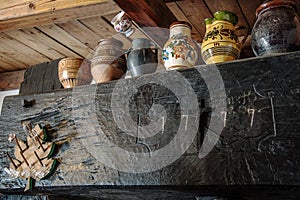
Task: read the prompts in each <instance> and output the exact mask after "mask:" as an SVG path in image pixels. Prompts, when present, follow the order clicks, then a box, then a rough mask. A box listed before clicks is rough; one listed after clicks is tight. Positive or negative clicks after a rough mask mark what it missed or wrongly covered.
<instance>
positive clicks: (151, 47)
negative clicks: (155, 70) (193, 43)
mask: <svg viewBox="0 0 300 200" xmlns="http://www.w3.org/2000/svg"><path fill="white" fill-rule="evenodd" d="M150 44H151V46H150V49H151V50H152V51H153V50H154V52H155V54H156V56H157V51H158V49H157V45H156V44H155V43H154V42H153V41H150Z"/></svg>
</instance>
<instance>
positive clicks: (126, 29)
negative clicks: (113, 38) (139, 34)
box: [111, 11, 134, 37]
mask: <svg viewBox="0 0 300 200" xmlns="http://www.w3.org/2000/svg"><path fill="white" fill-rule="evenodd" d="M111 23H112V24H113V25H114V29H115V30H116V31H117V32H118V33H124V34H125V35H126V37H129V36H130V35H131V34H132V33H133V32H134V29H133V28H132V20H131V18H130V17H129V16H128V15H126V13H125V12H124V11H121V12H120V13H119V14H117V15H116V16H115V17H114V18H113V19H112V20H111Z"/></svg>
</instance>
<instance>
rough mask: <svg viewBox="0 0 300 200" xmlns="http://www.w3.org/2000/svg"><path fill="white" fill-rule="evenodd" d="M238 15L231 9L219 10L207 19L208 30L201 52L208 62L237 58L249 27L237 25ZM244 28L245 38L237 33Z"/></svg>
mask: <svg viewBox="0 0 300 200" xmlns="http://www.w3.org/2000/svg"><path fill="white" fill-rule="evenodd" d="M237 23H238V16H237V15H236V14H234V13H232V12H230V11H217V12H215V13H214V18H207V19H205V25H206V32H205V36H204V38H203V42H202V45H201V54H202V58H203V60H204V62H205V63H206V64H211V63H220V62H226V61H231V60H236V59H238V58H239V56H240V52H241V48H242V46H243V44H244V42H245V40H246V39H247V36H248V29H247V28H246V27H242V26H241V27H236V26H235V25H236V24H237ZM240 30H242V31H243V32H244V33H243V39H242V41H239V39H238V36H237V34H236V32H237V31H240Z"/></svg>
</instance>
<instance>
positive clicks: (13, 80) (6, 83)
mask: <svg viewBox="0 0 300 200" xmlns="http://www.w3.org/2000/svg"><path fill="white" fill-rule="evenodd" d="M25 71H26V70H19V71H12V72H3V73H0V91H4V90H14V89H19V88H20V85H21V83H22V82H23V80H24V73H25Z"/></svg>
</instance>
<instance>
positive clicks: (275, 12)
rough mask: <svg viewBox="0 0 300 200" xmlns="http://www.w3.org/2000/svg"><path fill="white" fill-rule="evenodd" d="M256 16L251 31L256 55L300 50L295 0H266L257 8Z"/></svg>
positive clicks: (299, 27)
mask: <svg viewBox="0 0 300 200" xmlns="http://www.w3.org/2000/svg"><path fill="white" fill-rule="evenodd" d="M256 16H257V20H256V22H255V24H254V26H253V29H252V33H251V39H252V41H251V46H252V50H253V52H254V54H255V55H256V56H262V55H269V54H273V53H281V52H289V51H296V50H299V47H300V22H299V17H298V16H297V14H296V2H295V1H292V0H285V1H284V0H273V1H266V2H265V3H263V4H262V5H260V6H259V7H258V8H257V10H256Z"/></svg>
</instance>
